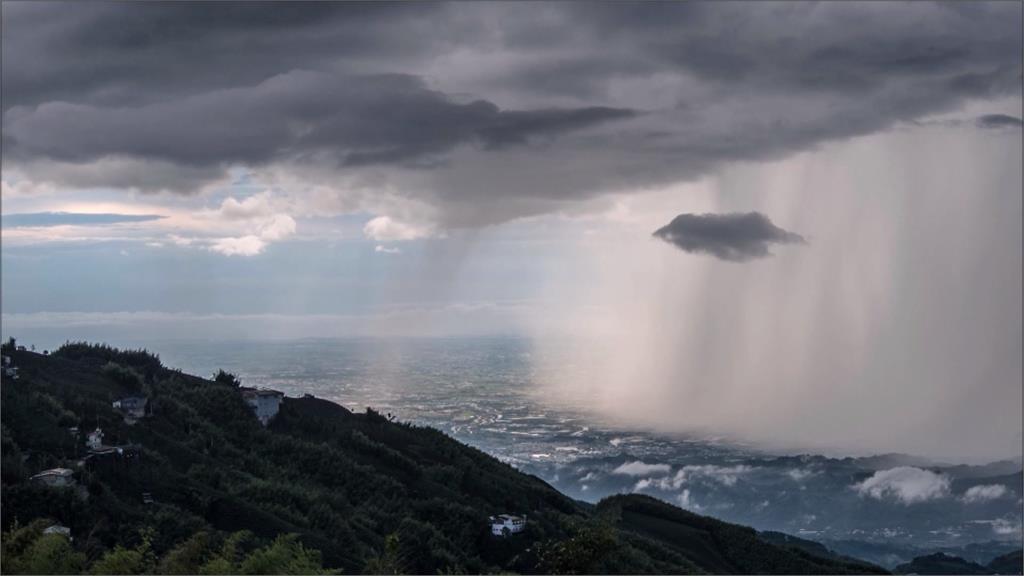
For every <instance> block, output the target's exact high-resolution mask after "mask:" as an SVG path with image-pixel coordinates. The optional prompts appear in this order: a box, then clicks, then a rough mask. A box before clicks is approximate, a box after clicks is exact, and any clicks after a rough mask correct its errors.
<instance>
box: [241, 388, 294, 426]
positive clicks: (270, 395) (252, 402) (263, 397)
mask: <svg viewBox="0 0 1024 576" xmlns="http://www.w3.org/2000/svg"><path fill="white" fill-rule="evenodd" d="M241 390H242V398H243V399H244V400H245V402H246V404H248V405H249V407H250V408H252V411H253V413H254V414H256V418H258V419H259V421H260V424H263V425H264V426H266V425H267V423H268V422H270V420H271V419H272V418H273V417H274V416H277V412H278V411H279V410H280V409H281V399H282V398H284V392H278V391H277V390H268V389H265V388H260V389H257V388H244V387H243V388H242V389H241Z"/></svg>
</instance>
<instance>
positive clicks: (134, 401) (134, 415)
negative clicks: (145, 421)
mask: <svg viewBox="0 0 1024 576" xmlns="http://www.w3.org/2000/svg"><path fill="white" fill-rule="evenodd" d="M148 403H149V399H148V398H146V397H145V396H128V397H126V398H121V399H120V400H115V401H114V403H113V406H114V409H115V410H117V411H118V412H120V413H121V415H122V416H124V421H125V423H127V424H134V423H135V421H136V420H138V419H139V418H144V417H145V416H146V405H147V404H148Z"/></svg>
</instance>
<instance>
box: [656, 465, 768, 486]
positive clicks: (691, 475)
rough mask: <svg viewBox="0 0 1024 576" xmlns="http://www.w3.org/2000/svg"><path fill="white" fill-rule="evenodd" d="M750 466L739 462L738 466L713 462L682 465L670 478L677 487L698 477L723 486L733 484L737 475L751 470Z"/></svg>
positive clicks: (737, 477)
mask: <svg viewBox="0 0 1024 576" xmlns="http://www.w3.org/2000/svg"><path fill="white" fill-rule="evenodd" d="M753 470H754V468H753V467H752V466H746V465H744V464H740V465H738V466H716V465H714V464H704V465H700V466H697V465H690V466H683V467H682V468H681V469H680V470H679V471H678V472H676V475H675V477H674V478H673V479H672V482H673V485H674V487H676V488H678V487H680V486H682V485H683V484H686V483H687V482H691V481H693V480H696V479H699V478H706V479H708V480H711V481H714V482H718V483H719V484H722V485H724V486H735V485H736V481H737V480H739V477H740V476H742V475H744V474H747V473H749V472H751V471H753Z"/></svg>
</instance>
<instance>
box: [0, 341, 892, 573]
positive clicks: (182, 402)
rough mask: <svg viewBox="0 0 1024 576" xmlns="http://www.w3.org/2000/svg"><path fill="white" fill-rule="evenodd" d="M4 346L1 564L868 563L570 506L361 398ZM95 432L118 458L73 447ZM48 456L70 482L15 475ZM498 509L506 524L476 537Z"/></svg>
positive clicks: (691, 524) (678, 517) (619, 503)
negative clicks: (141, 402) (354, 401)
mask: <svg viewBox="0 0 1024 576" xmlns="http://www.w3.org/2000/svg"><path fill="white" fill-rule="evenodd" d="M4 354H5V355H8V356H11V357H12V358H13V363H14V365H16V366H17V367H18V369H19V378H18V379H16V380H13V379H10V378H5V379H4V381H3V385H2V401H3V404H2V449H3V452H2V506H3V530H4V533H3V566H2V570H3V572H4V573H76V572H86V571H93V572H96V573H140V572H149V573H210V574H214V573H253V574H256V573H310V572H314V571H321V570H329V571H340V572H343V573H359V572H375V573H432V574H433V573H477V572H502V571H511V572H522V573H537V572H551V573H588V572H589V573H602V572H607V573H703V572H712V573H836V574H838V573H863V572H867V571H875V572H881V570H880V569H877V568H875V567H872V566H869V565H865V564H861V563H856V562H850V561H846V560H844V559H828V558H822V557H820V556H815V555H814V554H811V553H808V552H807V551H804V550H800V549H798V548H795V547H790V546H785V545H781V546H779V545H774V544H771V543H768V542H766V541H765V540H764V539H762V538H760V537H758V535H757V533H756V532H755V531H754V530H752V529H749V528H745V527H741V526H737V525H733V524H728V523H725V522H720V521H717V520H714V519H711V518H707V517H703V516H699V515H696V514H691V513H689V512H685V511H683V510H681V509H679V508H676V507H674V506H670V505H668V504H665V503H663V502H660V501H657V500H653V499H650V498H645V497H640V496H617V497H614V498H609V499H606V500H605V501H602V502H601V503H600V504H599V505H597V506H596V507H594V506H591V505H588V504H584V503H580V502H577V501H574V500H572V499H570V498H568V497H566V496H564V495H562V494H561V493H559V492H557V491H556V490H554V489H553V488H552V487H551V486H549V485H548V484H546V483H545V482H543V481H542V480H540V479H539V478H537V477H534V476H530V475H526V474H522V473H520V472H518V471H517V470H515V469H514V468H512V467H510V466H508V465H506V464H503V463H502V462H500V461H498V460H496V459H495V458H493V457H491V456H488V455H487V454H485V453H483V452H481V451H479V450H476V449H474V448H471V447H469V446H466V445H464V444H461V443H459V442H457V441H455V440H453V439H451V438H450V437H448V436H446V435H445V434H443V433H441V432H439V431H437V430H435V429H431V428H425V427H418V426H413V425H410V424H407V423H401V422H394V421H392V420H391V419H390V418H388V417H386V416H384V415H381V414H379V413H377V412H375V411H373V410H370V409H367V410H366V412H364V413H358V414H357V413H352V412H350V411H349V410H347V409H345V408H343V407H341V406H339V405H337V404H334V403H331V402H328V401H325V400H321V399H317V398H313V397H310V396H306V397H303V398H286V399H285V400H284V402H283V404H282V405H281V409H280V413H279V414H278V415H277V416H276V417H275V418H274V419H273V420H271V422H270V424H269V425H268V426H267V427H263V426H261V425H260V423H259V421H258V420H257V419H256V417H255V416H254V414H253V413H252V411H251V410H250V408H249V406H248V405H247V404H246V403H245V401H244V400H243V397H242V391H241V390H240V388H239V386H238V384H239V383H238V382H237V381H236V380H235V379H234V378H233V377H231V376H230V375H228V374H223V373H222V374H220V375H219V376H218V377H217V378H216V379H212V380H210V379H203V378H198V377H195V376H190V375H187V374H182V373H181V372H179V371H175V370H170V369H167V368H165V367H163V366H162V365H161V364H160V361H159V359H158V358H157V357H156V356H155V355H152V354H150V353H147V352H144V351H118V350H115V349H112V348H108V347H105V346H92V345H84V344H70V345H65V346H64V347H62V348H61V349H60V350H57V351H56V352H54V353H53V354H50V355H48V356H44V355H40V354H35V353H32V352H27V351H11V350H10V349H9V348H6V349H5V351H4ZM132 395H141V396H146V397H147V398H148V400H149V402H148V407H147V408H146V411H147V415H146V417H145V418H143V419H141V420H140V421H138V422H137V423H134V424H131V425H130V424H128V423H126V422H125V420H124V419H123V418H122V415H121V414H119V413H118V412H117V411H115V410H114V408H113V407H112V405H111V403H112V402H113V401H114V400H116V399H119V398H122V397H124V396H132ZM72 427H77V431H74V430H72ZM97 427H99V428H102V431H103V433H104V440H103V443H104V444H106V445H111V446H122V447H124V448H125V449H123V450H122V453H121V454H115V453H111V454H106V455H102V456H89V457H88V458H87V457H86V456H87V450H86V445H85V434H86V433H88V432H90V431H92V430H94V429H95V428H97ZM57 467H63V468H68V469H70V470H72V471H73V478H74V481H75V484H76V486H74V487H52V486H45V485H41V484H40V483H39V482H37V481H32V480H31V477H32V476H33V475H34V474H36V473H38V472H40V471H42V470H46V469H51V468H57ZM502 513H509V514H520V515H521V514H525V515H527V518H528V520H527V524H526V528H525V530H524V531H523V532H522V533H520V534H515V535H511V536H508V537H504V538H502V537H494V536H492V535H491V533H490V525H489V523H488V517H489V516H491V515H496V514H502ZM54 524H58V525H63V526H66V527H67V528H69V529H70V536H71V537H72V539H71V540H70V541H69V540H68V539H67V538H66V537H65V536H63V535H60V534H44V530H45V529H46V528H48V527H50V526H51V525H54Z"/></svg>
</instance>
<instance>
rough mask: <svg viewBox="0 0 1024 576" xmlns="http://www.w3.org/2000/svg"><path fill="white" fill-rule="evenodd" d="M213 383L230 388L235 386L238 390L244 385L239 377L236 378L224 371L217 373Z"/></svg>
mask: <svg viewBox="0 0 1024 576" xmlns="http://www.w3.org/2000/svg"><path fill="white" fill-rule="evenodd" d="M213 381H214V382H216V383H218V384H227V385H228V386H234V387H235V388H238V387H239V386H241V385H242V381H241V380H239V379H238V376H235V375H234V374H232V373H231V372H228V371H226V370H224V369H220V370H217V373H216V374H214V375H213Z"/></svg>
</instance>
